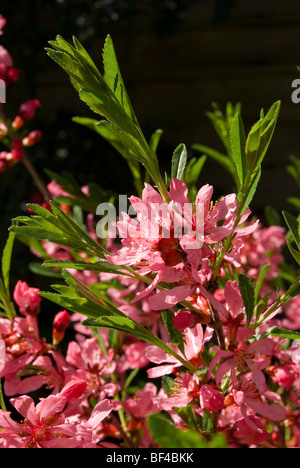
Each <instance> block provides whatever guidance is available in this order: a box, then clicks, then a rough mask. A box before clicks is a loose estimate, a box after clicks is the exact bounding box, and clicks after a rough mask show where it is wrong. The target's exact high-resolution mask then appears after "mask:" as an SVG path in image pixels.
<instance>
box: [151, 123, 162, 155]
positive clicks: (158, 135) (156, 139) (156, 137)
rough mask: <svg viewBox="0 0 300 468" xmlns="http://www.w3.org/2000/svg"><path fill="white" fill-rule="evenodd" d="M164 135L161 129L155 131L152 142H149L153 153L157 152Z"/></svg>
mask: <svg viewBox="0 0 300 468" xmlns="http://www.w3.org/2000/svg"><path fill="white" fill-rule="evenodd" d="M162 134H163V131H162V130H161V129H160V128H158V129H157V130H155V132H154V133H152V135H151V138H150V142H149V146H150V148H151V149H152V151H154V152H156V150H157V147H158V145H159V142H160V139H161V137H162Z"/></svg>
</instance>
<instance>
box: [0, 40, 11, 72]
mask: <svg viewBox="0 0 300 468" xmlns="http://www.w3.org/2000/svg"><path fill="white" fill-rule="evenodd" d="M0 64H1V66H5V67H6V68H8V67H12V66H13V60H12V58H11V55H10V53H9V52H8V51H7V50H6V49H5V48H4V47H3V46H1V45H0Z"/></svg>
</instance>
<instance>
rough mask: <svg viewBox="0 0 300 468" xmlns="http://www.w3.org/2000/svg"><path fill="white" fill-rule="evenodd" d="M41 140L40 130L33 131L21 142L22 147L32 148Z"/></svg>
mask: <svg viewBox="0 0 300 468" xmlns="http://www.w3.org/2000/svg"><path fill="white" fill-rule="evenodd" d="M41 139H42V132H41V131H40V130H33V131H32V132H30V133H29V134H28V135H27V136H26V137H25V138H24V139H23V141H22V143H23V145H24V146H34V145H36V144H37V143H39V142H40V141H41Z"/></svg>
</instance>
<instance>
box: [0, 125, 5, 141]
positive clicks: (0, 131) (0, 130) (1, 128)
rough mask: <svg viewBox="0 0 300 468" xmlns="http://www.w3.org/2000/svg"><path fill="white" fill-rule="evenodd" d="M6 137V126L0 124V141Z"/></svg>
mask: <svg viewBox="0 0 300 468" xmlns="http://www.w3.org/2000/svg"><path fill="white" fill-rule="evenodd" d="M6 135H7V126H6V125H4V124H3V123H0V140H2V138H3V137H5V136H6Z"/></svg>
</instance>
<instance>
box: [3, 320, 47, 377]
mask: <svg viewBox="0 0 300 468" xmlns="http://www.w3.org/2000/svg"><path fill="white" fill-rule="evenodd" d="M2 339H3V340H4V341H5V345H6V361H5V363H4V364H0V376H2V377H4V376H5V378H6V380H9V379H10V378H11V376H14V375H15V374H16V373H17V372H19V371H20V370H22V369H23V368H24V367H25V366H26V365H27V364H29V363H30V362H32V361H33V360H34V359H35V358H36V356H37V355H38V354H39V353H40V352H42V351H43V349H44V346H45V344H44V342H43V340H41V339H40V338H39V332H38V327H37V323H36V320H35V318H34V317H32V316H31V315H28V316H27V317H26V319H25V318H21V317H16V318H15V319H14V321H13V324H12V326H11V329H10V331H9V334H8V335H2ZM5 385H6V382H5ZM5 385H4V386H5Z"/></svg>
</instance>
